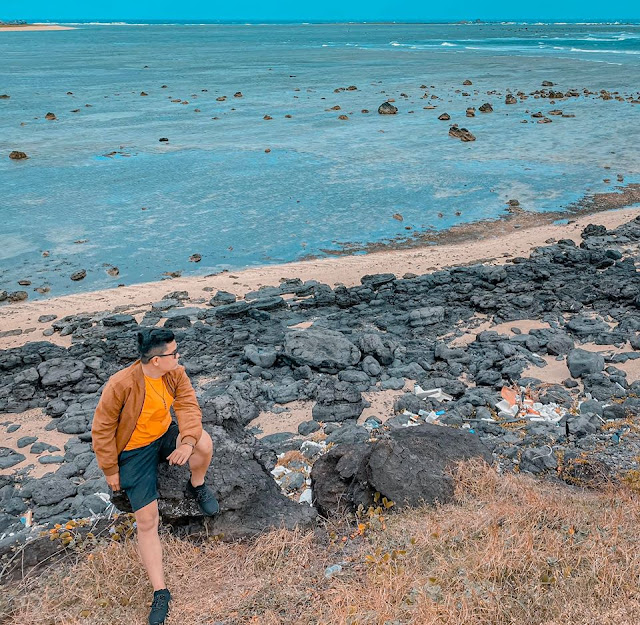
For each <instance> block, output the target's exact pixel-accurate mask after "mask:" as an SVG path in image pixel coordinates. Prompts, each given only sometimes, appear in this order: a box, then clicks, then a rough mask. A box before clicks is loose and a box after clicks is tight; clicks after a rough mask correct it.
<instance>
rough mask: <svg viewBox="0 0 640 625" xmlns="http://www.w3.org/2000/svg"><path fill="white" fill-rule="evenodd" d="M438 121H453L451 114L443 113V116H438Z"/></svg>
mask: <svg viewBox="0 0 640 625" xmlns="http://www.w3.org/2000/svg"><path fill="white" fill-rule="evenodd" d="M438 119H439V120H440V121H443V122H448V121H449V120H450V119H451V115H449V113H442V115H438Z"/></svg>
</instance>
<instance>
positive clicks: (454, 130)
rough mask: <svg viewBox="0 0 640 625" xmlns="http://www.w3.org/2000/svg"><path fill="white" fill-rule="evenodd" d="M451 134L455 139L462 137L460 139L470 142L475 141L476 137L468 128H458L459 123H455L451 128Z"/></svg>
mask: <svg viewBox="0 0 640 625" xmlns="http://www.w3.org/2000/svg"><path fill="white" fill-rule="evenodd" d="M449 136H450V137H454V138H455V139H460V141H464V142H468V141H475V140H476V137H475V135H474V134H472V133H471V132H470V131H469V130H467V129H466V128H458V124H454V125H453V126H451V128H449Z"/></svg>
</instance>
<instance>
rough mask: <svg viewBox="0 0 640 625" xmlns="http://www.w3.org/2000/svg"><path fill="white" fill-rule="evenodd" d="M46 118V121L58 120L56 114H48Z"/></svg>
mask: <svg viewBox="0 0 640 625" xmlns="http://www.w3.org/2000/svg"><path fill="white" fill-rule="evenodd" d="M44 118H45V119H48V120H54V119H57V117H56V115H55V113H47V114H46V115H45V116H44Z"/></svg>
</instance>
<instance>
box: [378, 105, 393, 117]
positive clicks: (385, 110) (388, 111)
mask: <svg viewBox="0 0 640 625" xmlns="http://www.w3.org/2000/svg"><path fill="white" fill-rule="evenodd" d="M397 112H398V108H397V107H395V106H393V104H391V103H390V102H383V103H382V104H381V105H380V106H379V107H378V113H379V114H380V115H395V114H396V113H397Z"/></svg>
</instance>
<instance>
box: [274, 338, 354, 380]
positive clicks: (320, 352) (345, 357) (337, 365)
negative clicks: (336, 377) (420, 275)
mask: <svg viewBox="0 0 640 625" xmlns="http://www.w3.org/2000/svg"><path fill="white" fill-rule="evenodd" d="M284 354H285V356H286V357H287V358H288V359H289V360H291V361H292V362H293V363H294V364H296V365H299V366H303V365H309V366H310V367H312V368H313V369H317V370H318V371H324V372H326V373H337V372H338V371H339V370H340V369H346V368H347V367H350V366H353V365H356V364H358V362H360V350H359V349H358V348H357V347H356V346H355V345H354V344H353V343H352V342H351V341H349V340H348V339H347V338H345V336H344V335H343V334H342V333H341V332H336V331H335V330H327V329H325V328H308V329H306V330H293V331H291V332H288V333H287V334H286V336H285V341H284Z"/></svg>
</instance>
